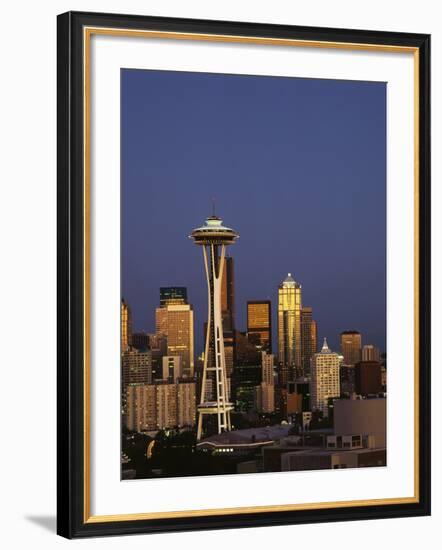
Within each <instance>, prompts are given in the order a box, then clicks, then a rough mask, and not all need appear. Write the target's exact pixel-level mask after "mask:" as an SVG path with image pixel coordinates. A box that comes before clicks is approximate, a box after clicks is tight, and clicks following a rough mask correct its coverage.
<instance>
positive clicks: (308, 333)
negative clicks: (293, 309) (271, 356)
mask: <svg viewBox="0 0 442 550" xmlns="http://www.w3.org/2000/svg"><path fill="white" fill-rule="evenodd" d="M316 351H317V328H316V322H315V321H314V319H313V310H312V308H311V307H303V308H302V309H301V355H302V357H301V366H302V371H303V375H304V376H308V375H309V374H310V366H311V360H312V357H313V354H314V353H316Z"/></svg>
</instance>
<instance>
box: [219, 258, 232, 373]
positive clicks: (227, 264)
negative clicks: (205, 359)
mask: <svg viewBox="0 0 442 550" xmlns="http://www.w3.org/2000/svg"><path fill="white" fill-rule="evenodd" d="M234 274H235V272H234V262H233V258H231V257H227V256H226V257H225V258H224V270H223V274H222V277H221V317H222V324H223V339H224V356H225V360H226V374H227V378H230V377H231V375H232V371H233V363H234V357H235V279H234Z"/></svg>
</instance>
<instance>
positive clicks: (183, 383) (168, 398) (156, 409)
mask: <svg viewBox="0 0 442 550" xmlns="http://www.w3.org/2000/svg"><path fill="white" fill-rule="evenodd" d="M126 401H127V405H126V414H125V423H126V426H127V428H128V429H129V430H133V431H137V432H149V431H156V430H162V429H165V428H175V427H178V428H183V427H189V428H191V427H194V426H195V422H196V384H195V382H193V381H189V380H178V381H177V382H176V383H173V384H170V383H168V382H166V381H164V380H161V381H157V382H155V383H153V384H140V385H136V386H128V388H127V398H126Z"/></svg>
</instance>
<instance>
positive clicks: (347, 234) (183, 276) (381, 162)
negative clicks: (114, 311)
mask: <svg viewBox="0 0 442 550" xmlns="http://www.w3.org/2000/svg"><path fill="white" fill-rule="evenodd" d="M121 91H122V94H121V98H122V100H121V194H122V241H121V242H122V250H121V259H122V263H121V266H122V267H121V269H122V296H123V297H124V298H125V299H126V300H127V301H128V302H129V305H130V307H131V309H132V316H133V325H134V329H135V330H147V331H149V332H153V331H154V329H155V308H156V307H157V306H158V304H159V287H160V286H186V287H187V289H188V298H189V302H190V303H191V304H192V305H193V307H194V310H195V350H196V352H197V353H200V352H201V350H202V347H203V342H202V332H203V323H204V321H205V320H206V314H207V287H206V282H205V276H204V267H203V258H202V251H201V248H200V247H197V246H195V245H194V244H193V243H192V241H191V240H190V239H189V238H188V235H189V234H190V233H191V231H192V230H193V229H194V228H195V227H198V226H201V225H202V224H203V222H204V220H205V218H206V217H207V216H208V215H210V214H211V209H212V197H214V198H215V201H216V213H217V214H218V215H219V216H220V217H221V218H222V219H223V220H224V223H225V225H227V226H228V227H232V228H234V229H235V230H237V231H238V233H239V234H240V238H239V239H238V241H237V243H236V244H235V245H233V246H231V247H230V248H229V252H230V254H231V255H232V256H233V257H234V262H235V292H236V299H235V305H236V325H237V329H239V330H245V329H246V302H247V300H257V299H271V301H272V322H273V332H274V335H273V341H274V343H275V334H276V326H277V315H276V311H277V289H278V285H279V284H280V283H281V281H282V280H283V279H284V278H285V277H286V275H287V273H288V272H290V273H292V276H293V277H294V278H295V279H296V280H297V281H299V282H300V283H301V285H302V292H303V294H302V301H303V305H305V306H311V307H312V308H313V315H314V318H315V319H316V321H317V323H318V336H319V339H320V340H319V341H320V342H321V341H322V338H323V337H324V336H326V337H327V339H328V342H329V345H330V347H331V348H333V349H334V350H336V351H338V349H339V333H340V332H341V331H343V330H353V329H354V330H359V331H360V332H361V333H362V339H363V343H367V344H368V343H370V344H375V345H377V346H379V347H380V348H381V350H382V351H384V350H385V342H386V84H385V83H381V82H354V81H341V80H319V79H302V78H285V77H262V76H249V75H222V74H207V73H185V72H170V71H146V70H132V69H124V70H122V71H121Z"/></svg>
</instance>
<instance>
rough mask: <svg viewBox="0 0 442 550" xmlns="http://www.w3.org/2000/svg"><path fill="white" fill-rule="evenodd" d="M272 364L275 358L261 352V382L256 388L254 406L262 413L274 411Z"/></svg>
mask: <svg viewBox="0 0 442 550" xmlns="http://www.w3.org/2000/svg"><path fill="white" fill-rule="evenodd" d="M274 363H275V356H274V355H273V354H272V353H266V352H265V351H263V352H261V368H262V382H261V384H260V386H257V388H256V402H257V403H256V404H257V409H258V410H259V411H261V412H263V413H272V412H274V411H275V382H274V380H275V379H274V371H273V366H274Z"/></svg>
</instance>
